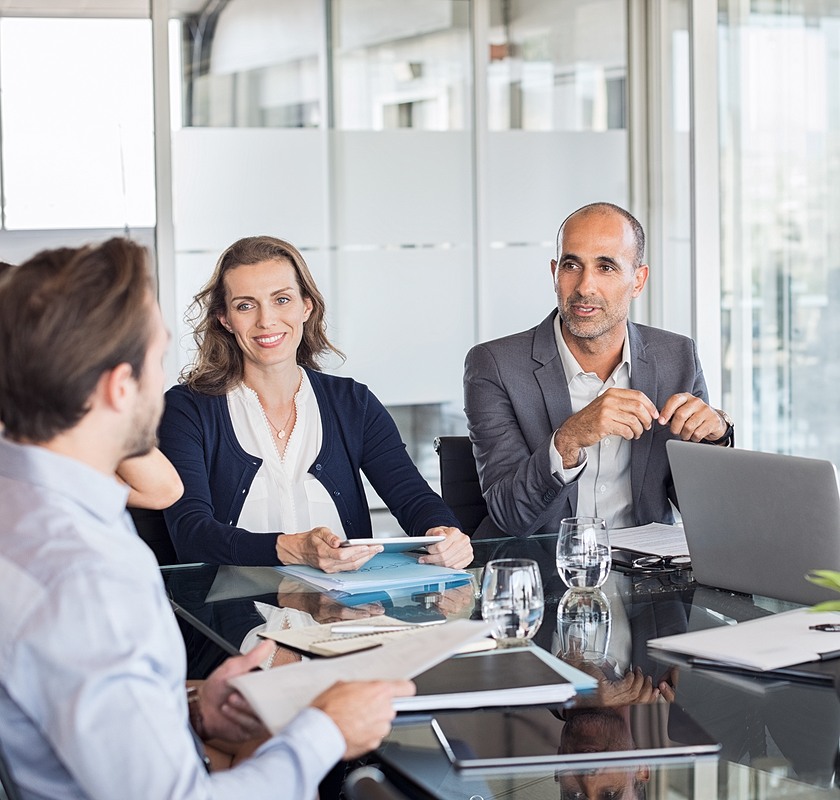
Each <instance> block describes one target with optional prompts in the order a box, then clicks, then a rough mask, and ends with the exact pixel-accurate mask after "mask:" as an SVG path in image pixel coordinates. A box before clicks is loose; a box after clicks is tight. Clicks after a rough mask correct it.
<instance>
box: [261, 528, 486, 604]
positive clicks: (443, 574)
mask: <svg viewBox="0 0 840 800" xmlns="http://www.w3.org/2000/svg"><path fill="white" fill-rule="evenodd" d="M371 541H372V542H375V540H374V539H372V540H371ZM275 569H277V570H279V571H280V572H283V573H285V574H286V575H293V576H294V577H296V578H300V579H301V580H303V581H306V582H307V583H309V584H311V585H312V586H315V587H317V588H318V589H321V590H323V591H327V592H345V593H347V594H354V593H357V592H369V591H371V588H376V589H377V590H379V589H394V588H399V587H402V586H429V585H433V584H445V583H454V582H456V581H457V582H465V581H468V580H470V579H471V575H470V573H469V572H466V571H465V570H462V569H450V568H449V567H438V566H435V565H433V564H418V563H417V557H416V556H411V555H408V554H407V553H379V554H378V555H375V556H374V557H373V558H372V559H370V561H368V562H367V563H366V564H364V565H363V566H362V567H361V568H359V569H357V570H354V571H353V572H336V573H331V574H328V573H326V572H322V571H321V570H319V569H315V568H314V567H306V566H299V565H292V566H287V567H275Z"/></svg>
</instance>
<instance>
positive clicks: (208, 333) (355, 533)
mask: <svg viewBox="0 0 840 800" xmlns="http://www.w3.org/2000/svg"><path fill="white" fill-rule="evenodd" d="M196 308H197V309H198V311H197V316H196V324H195V338H196V343H197V345H198V354H197V357H196V361H195V363H194V364H193V366H192V367H190V368H189V369H188V370H186V372H185V374H184V375H183V383H182V385H180V386H176V387H174V388H173V389H170V391H169V392H167V395H166V410H165V412H164V417H163V421H162V423H161V428H160V445H161V449H162V450H163V451H164V453H166V455H167V456H168V457H169V459H170V460H171V461H172V463H173V464H174V465H175V467H176V468H177V470H178V472H179V473H180V475H181V478H182V480H183V482H184V486H185V491H184V496H183V498H182V499H181V500H180V501H179V502H178V503H176V504H175V505H174V506H173V507H172V508H171V509H169V510H168V511H167V512H166V520H167V523H168V525H169V531H170V535H171V536H172V541H173V543H174V544H175V549H176V551H177V553H178V556H179V558H180V559H181V560H182V561H206V562H211V563H217V564H244V565H276V564H278V563H282V564H309V565H311V566H314V567H318V568H320V569H323V570H325V571H327V572H338V571H343V570H351V569H358V567H360V566H361V565H362V564H364V563H365V562H366V561H367V560H368V559H370V558H371V557H373V556H374V555H375V554H376V553H377V552H380V551H381V547H379V546H378V545H376V543H375V540H373V539H371V544H370V545H367V544H360V545H353V546H348V547H341V546H340V545H341V542H342V541H343V540H344V539H346V538H370V537H371V536H372V531H371V524H370V512H369V509H368V506H367V501H366V499H365V493H364V489H363V485H362V479H361V475H360V471H362V472H364V473H365V475H366V476H367V477H368V479H369V480H370V482H371V484H372V485H373V487H374V489H375V490H376V491H377V493H378V494H379V495H380V496H381V497H382V499H383V500H385V502H386V503H387V505H388V507H389V509H390V510H391V512H392V513H393V514H394V516H395V517H396V518H397V520H398V521H399V522H400V525H401V526H402V527H403V528H404V529H405V530H406V531H407V532H408V533H409V534H411V535H414V536H420V535H435V534H438V535H441V534H442V535H443V536H444V537H445V538H444V540H443V541H441V542H439V543H438V544H434V545H431V546H430V547H429V555H428V556H424V557H423V559H421V560H423V561H427V562H429V563H434V564H443V565H445V566H452V567H463V566H466V565H467V564H468V563H469V562H470V561H471V560H472V547H471V545H470V541H469V539H468V538H467V537H466V536H465V535H464V534H463V533H462V532H461V531H460V530H458V527H457V526H458V522H457V520H456V519H455V517H454V515H453V514H452V512H451V511H450V510H449V509H448V508H447V507H446V506H445V505H444V503H443V501H442V500H441V499H440V498H439V497H438V496H437V495H436V494H435V493H434V492H433V491H432V490H431V489H430V488H429V486H428V484H427V483H426V482H425V481H424V480H423V478H422V477H421V476H420V473H419V472H418V471H417V469H416V467H415V466H414V464H413V463H412V462H411V459H410V458H409V457H408V454H407V453H406V450H405V445H404V444H403V442H402V440H401V439H400V437H399V434H398V432H397V428H396V425H395V424H394V421H393V420H392V419H391V417H390V415H389V414H388V412H387V411H386V410H385V408H384V407H383V406H382V404H381V403H380V402H379V401H378V400H377V399H376V397H374V395H373V394H372V393H371V392H370V391H369V390H368V388H367V387H366V386H363V385H362V384H359V383H356V381H354V380H352V379H350V378H340V377H336V376H332V375H325V374H323V373H322V372H321V371H320V366H319V358H320V357H322V356H323V355H324V354H326V353H328V352H330V351H332V352H333V353H337V354H339V355H340V353H339V351H338V350H336V348H335V347H334V346H333V345H332V344H331V343H330V341H329V339H328V338H327V335H326V323H325V321H324V315H325V307H324V300H323V297H322V296H321V293H320V292H319V291H318V287H317V286H316V285H315V281H314V280H313V278H312V275H311V273H310V272H309V268H308V267H307V265H306V262H305V261H304V259H303V256H302V255H301V254H300V252H298V250H297V249H296V248H295V247H294V246H293V245H291V244H289V243H288V242H284V241H282V240H280V239H274V238H272V237H268V236H259V237H252V238H248V239H241V240H239V241H238V242H236V243H234V244H233V245H231V246H230V247H229V248H228V249H227V250H225V252H224V253H222V255H221V257H220V258H219V261H218V263H217V265H216V270H215V272H214V274H213V276H212V277H211V279H210V281H209V283H208V284H207V286H205V288H204V289H203V290H202V291H201V292H200V293H199V294H198V295H197V296H196Z"/></svg>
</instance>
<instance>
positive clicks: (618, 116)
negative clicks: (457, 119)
mask: <svg viewBox="0 0 840 800" xmlns="http://www.w3.org/2000/svg"><path fill="white" fill-rule="evenodd" d="M490 9H491V11H490V31H489V40H490V53H489V64H488V76H487V92H488V97H487V104H488V106H487V114H488V127H489V128H490V130H497V131H498V130H512V129H522V130H530V131H605V130H616V129H621V128H625V127H626V125H627V110H626V76H627V47H626V39H627V22H626V19H627V12H626V3H624V2H622V0H566V2H562V3H558V2H557V1H556V0H492V2H491V5H490Z"/></svg>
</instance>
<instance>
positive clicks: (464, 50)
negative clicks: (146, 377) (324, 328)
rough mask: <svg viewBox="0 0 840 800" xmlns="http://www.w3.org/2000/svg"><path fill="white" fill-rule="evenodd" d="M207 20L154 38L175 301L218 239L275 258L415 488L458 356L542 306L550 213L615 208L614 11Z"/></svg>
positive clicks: (508, 4)
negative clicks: (308, 277)
mask: <svg viewBox="0 0 840 800" xmlns="http://www.w3.org/2000/svg"><path fill="white" fill-rule="evenodd" d="M211 8H212V10H211V11H209V12H205V13H200V14H198V15H179V16H178V17H177V19H176V20H175V21H174V22H173V24H174V25H175V26H176V27H177V30H178V35H177V36H176V37H175V38H176V40H177V41H178V42H179V49H180V54H179V56H178V58H179V60H180V64H181V65H182V70H181V81H180V85H178V86H173V94H179V95H180V96H181V98H182V104H183V114H182V119H181V122H182V124H181V126H180V127H178V126H176V130H174V131H173V175H174V178H173V191H174V217H175V249H176V262H177V263H176V275H177V289H176V292H177V305H178V306H179V307H182V308H185V307H186V305H187V304H188V302H189V300H190V298H191V296H192V295H193V294H194V292H195V291H196V290H197V289H198V287H199V286H200V284H201V282H202V281H203V280H204V279H206V277H207V276H208V275H209V273H210V271H211V269H212V266H213V263H214V260H215V258H216V256H217V255H218V253H219V252H221V250H222V249H223V248H224V247H225V246H226V245H227V244H229V243H230V242H232V241H233V240H235V239H236V238H238V237H240V236H246V235H252V234H255V233H263V232H265V233H272V234H274V235H277V236H281V237H283V238H287V239H289V240H290V241H292V242H294V243H295V244H296V245H298V246H299V247H300V248H301V250H302V251H303V252H304V255H305V256H306V258H307V260H308V262H309V263H310V266H311V267H312V269H313V272H314V274H315V277H316V280H317V281H318V283H319V285H320V287H321V288H322V289H323V291H324V294H325V297H326V301H327V309H328V322H329V325H330V330H331V335H332V337H333V339H334V341H335V342H336V343H337V345H338V346H339V347H340V348H341V349H342V350H343V351H344V352H345V353H346V354H347V361H346V363H345V364H339V363H333V364H330V365H329V368H330V369H331V370H334V371H338V372H343V373H346V374H349V375H352V376H353V377H354V378H356V379H358V380H360V381H363V382H365V383H367V384H369V385H370V386H371V388H372V389H373V390H374V392H375V393H376V394H377V395H378V396H379V397H380V399H382V401H383V402H384V403H385V404H386V405H387V406H388V407H389V410H390V411H391V412H392V413H393V414H394V416H395V418H396V419H397V422H398V424H399V425H400V428H401V432H402V433H403V436H404V438H405V439H406V441H407V443H408V445H409V449H410V451H411V453H412V456H413V457H414V458H415V460H416V461H417V462H418V465H419V466H420V467H421V470H422V471H423V472H424V473H425V474H426V475H428V476H430V477H434V476H436V475H437V463H436V457H435V456H434V453H433V452H432V448H431V443H432V440H433V439H434V437H435V436H436V435H441V434H447V433H464V432H465V426H464V419H463V412H462V390H461V378H462V369H463V359H464V355H465V354H466V351H467V350H468V349H469V347H470V346H471V345H472V344H474V343H475V342H476V341H478V340H479V339H484V338H489V337H491V336H502V335H505V334H507V333H513V332H515V331H517V330H521V329H523V328H526V327H531V326H532V325H535V324H537V323H538V322H539V321H540V320H541V319H542V318H543V317H544V316H545V315H546V314H547V313H548V312H549V311H550V309H551V308H552V305H553V303H554V300H553V292H552V287H551V278H550V271H549V261H550V259H551V257H552V250H553V241H554V235H555V233H556V229H557V227H558V225H559V223H560V222H561V221H562V219H563V218H564V217H565V216H566V215H567V214H568V213H569V212H570V211H572V210H574V208H576V207H578V206H580V205H582V204H584V203H586V202H591V201H594V200H599V199H605V200H610V201H612V202H616V203H619V204H622V205H627V204H628V202H629V190H628V178H627V176H628V154H627V124H626V123H627V98H626V73H627V57H626V52H627V46H626V39H627V26H626V3H625V2H624V0H568V1H567V0H564V2H561V3H558V2H555V1H554V0H329V2H320V0H313V1H312V2H306V3H301V2H296V1H295V0H229V1H228V2H227V3H223V4H214V5H212V7H211ZM605 39H606V40H608V41H609V42H610V46H609V47H604V41H605ZM185 333H186V330H185V328H183V327H182V328H181V330H180V331H179V336H178V337H177V338H178V339H179V341H180V343H181V347H182V361H183V360H186V358H187V357H188V349H189V341H188V339H186V338H184V336H185Z"/></svg>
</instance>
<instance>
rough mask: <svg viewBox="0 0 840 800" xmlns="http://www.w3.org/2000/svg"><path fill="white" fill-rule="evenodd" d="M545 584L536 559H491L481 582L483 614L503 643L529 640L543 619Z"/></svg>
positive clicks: (493, 635)
mask: <svg viewBox="0 0 840 800" xmlns="http://www.w3.org/2000/svg"><path fill="white" fill-rule="evenodd" d="M543 607H544V600H543V586H542V579H541V578H540V570H539V567H538V566H537V562H536V561H532V560H531V559H528V558H500V559H496V560H495V561H488V562H487V566H486V567H485V568H484V579H483V580H482V582H481V616H482V617H483V618H484V620H486V621H487V622H489V623H491V624H492V625H493V630H492V631H491V635H492V637H493V638H494V639H495V640H496V643H497V644H498V646H500V647H513V646H517V645H523V644H527V642H528V640H529V639H530V638H531V637H532V636H533V635H534V634H535V633H536V632H537V630H538V629H539V627H540V624H541V623H542V619H543Z"/></svg>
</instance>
